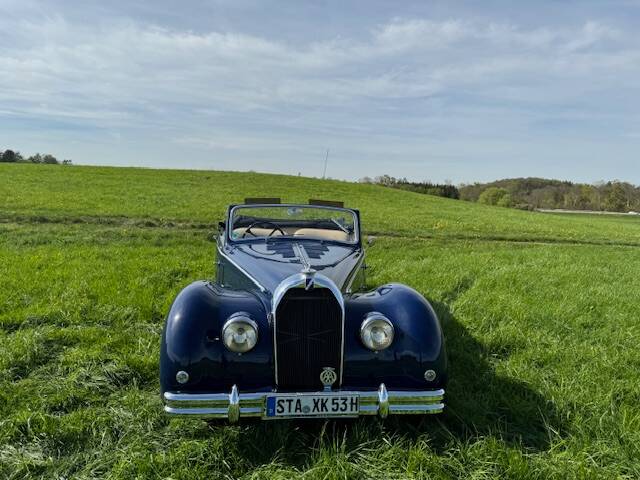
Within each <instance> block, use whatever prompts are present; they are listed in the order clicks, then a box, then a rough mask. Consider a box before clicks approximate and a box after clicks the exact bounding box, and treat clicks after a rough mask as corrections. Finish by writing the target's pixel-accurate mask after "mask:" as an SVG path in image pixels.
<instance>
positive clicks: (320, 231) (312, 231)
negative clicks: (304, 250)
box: [294, 228, 349, 242]
mask: <svg viewBox="0 0 640 480" xmlns="http://www.w3.org/2000/svg"><path fill="white" fill-rule="evenodd" d="M294 236H296V237H302V236H304V237H309V238H318V239H321V240H335V241H338V242H346V241H348V240H349V235H347V234H346V233H345V232H343V231H340V230H329V229H325V228H300V229H299V230H297V231H296V232H295V233H294Z"/></svg>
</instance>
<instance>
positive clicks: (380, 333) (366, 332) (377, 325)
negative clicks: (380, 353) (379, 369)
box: [360, 312, 394, 351]
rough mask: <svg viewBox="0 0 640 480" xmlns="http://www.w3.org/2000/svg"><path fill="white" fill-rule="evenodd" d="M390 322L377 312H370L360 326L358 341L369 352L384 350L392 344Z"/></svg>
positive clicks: (391, 326)
mask: <svg viewBox="0 0 640 480" xmlns="http://www.w3.org/2000/svg"><path fill="white" fill-rule="evenodd" d="M393 333H394V331H393V325H392V324H391V321H390V320H389V319H388V318H387V317H385V316H384V315H382V314H381V313H378V312H371V313H370V314H368V315H367V318H365V319H364V321H363V322H362V325H361V326H360V339H361V340H362V343H363V344H364V346H365V347H367V348H368V349H369V350H376V351H377V350H384V349H385V348H387V347H388V346H389V345H391V343H392V342H393Z"/></svg>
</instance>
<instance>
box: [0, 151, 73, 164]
mask: <svg viewBox="0 0 640 480" xmlns="http://www.w3.org/2000/svg"><path fill="white" fill-rule="evenodd" d="M0 162H5V163H46V164H48V165H59V164H62V165H71V163H72V162H71V160H68V159H65V160H62V161H60V160H58V159H57V158H56V157H54V156H53V155H51V154H50V153H45V154H41V153H36V154H35V155H31V156H30V157H26V158H25V157H24V156H23V155H22V154H21V153H20V152H18V151H17V150H15V151H14V150H10V149H7V150H4V151H2V150H0Z"/></svg>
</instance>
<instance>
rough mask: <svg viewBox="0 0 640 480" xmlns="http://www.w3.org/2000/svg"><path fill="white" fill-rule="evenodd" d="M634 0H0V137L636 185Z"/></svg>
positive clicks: (290, 170)
mask: <svg viewBox="0 0 640 480" xmlns="http://www.w3.org/2000/svg"><path fill="white" fill-rule="evenodd" d="M639 32H640V0H627V1H616V0H613V1H582V2H577V1H571V0H567V1H544V0H542V1H537V2H512V1H509V2H507V1H504V2H502V1H490V0H487V1H483V2H477V1H476V2H450V1H434V2H428V1H415V2H411V1H403V2H386V1H385V2H383V1H377V0H366V1H345V0H343V1H328V0H327V1H318V0H316V1H313V0H310V1H305V2H301V1H294V0H291V1H285V0H282V1H278V2H266V1H258V0H230V1H227V0H206V1H205V0H193V1H188V2H174V1H166V0H156V1H149V2H141V1H137V0H114V1H109V2H91V1H87V0H82V1H80V0H66V1H56V0H49V1H46V2H40V1H35V0H0V150H1V149H6V148H12V149H15V150H19V151H20V152H22V153H23V154H26V155H30V154H33V153H35V152H50V153H53V154H54V155H55V156H57V157H58V158H60V159H63V158H70V159H72V160H73V161H74V163H78V164H95V165H116V166H143V167H157V168H187V169H210V170H239V171H248V170H253V171H259V172H272V173H285V174H293V175H297V174H301V175H304V176H311V177H321V176H322V174H323V169H324V160H325V155H326V151H327V149H328V150H329V155H328V162H327V173H326V174H327V176H328V177H332V178H339V179H346V180H356V179H358V178H360V177H363V176H370V177H373V176H376V175H383V174H388V175H392V176H395V177H407V178H408V179H410V180H414V181H424V180H429V181H433V182H443V181H451V182H453V183H461V182H466V183H469V182H474V181H490V180H494V179H498V178H507V177H523V176H539V177H547V178H559V179H565V180H572V181H582V182H594V181H598V180H612V179H620V180H627V181H631V182H633V183H636V184H640V168H639V167H640V155H639V151H640V148H639V147H640V34H639Z"/></svg>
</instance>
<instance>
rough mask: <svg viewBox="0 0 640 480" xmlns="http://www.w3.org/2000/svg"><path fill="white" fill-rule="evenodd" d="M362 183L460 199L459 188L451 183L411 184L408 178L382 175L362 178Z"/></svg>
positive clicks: (426, 182)
mask: <svg viewBox="0 0 640 480" xmlns="http://www.w3.org/2000/svg"><path fill="white" fill-rule="evenodd" d="M358 182H360V183H373V184H376V185H382V186H385V187H391V188H399V189H400V190H408V191H410V192H416V193H424V194H426V195H437V196H439V197H447V198H455V199H458V198H460V192H459V191H458V187H456V186H455V185H452V184H451V183H431V182H428V181H425V182H410V181H409V180H407V179H406V178H395V177H391V176H389V175H381V176H379V177H374V178H370V177H362V178H361V179H360V180H358Z"/></svg>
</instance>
